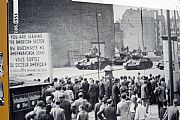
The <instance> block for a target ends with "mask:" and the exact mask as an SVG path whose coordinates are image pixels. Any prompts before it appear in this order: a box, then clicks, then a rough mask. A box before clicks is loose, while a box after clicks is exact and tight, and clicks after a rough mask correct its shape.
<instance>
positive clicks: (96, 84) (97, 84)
mask: <svg viewBox="0 0 180 120" xmlns="http://www.w3.org/2000/svg"><path fill="white" fill-rule="evenodd" d="M95 89H96V97H95V100H96V103H97V102H98V96H99V80H96V82H95Z"/></svg>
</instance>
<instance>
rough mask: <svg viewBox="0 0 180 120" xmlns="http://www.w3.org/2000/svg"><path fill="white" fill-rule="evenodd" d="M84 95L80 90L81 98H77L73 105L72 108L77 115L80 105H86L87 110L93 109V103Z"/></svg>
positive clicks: (79, 95)
mask: <svg viewBox="0 0 180 120" xmlns="http://www.w3.org/2000/svg"><path fill="white" fill-rule="evenodd" d="M83 96H84V95H83V93H82V92H80V93H79V94H78V97H79V99H77V100H75V101H74V102H73V103H72V105H71V110H72V111H73V112H74V113H75V115H77V114H78V112H79V106H80V105H84V106H85V110H86V111H90V110H91V104H90V103H89V102H88V101H87V99H84V98H83Z"/></svg>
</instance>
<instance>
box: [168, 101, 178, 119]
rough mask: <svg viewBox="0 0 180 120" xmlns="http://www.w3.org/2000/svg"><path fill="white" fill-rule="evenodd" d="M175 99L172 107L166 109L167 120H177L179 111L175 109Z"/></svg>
mask: <svg viewBox="0 0 180 120" xmlns="http://www.w3.org/2000/svg"><path fill="white" fill-rule="evenodd" d="M177 103H178V101H177V99H174V100H173V105H172V106H170V107H169V108H168V109H167V112H168V115H167V116H168V120H179V110H178V108H177Z"/></svg>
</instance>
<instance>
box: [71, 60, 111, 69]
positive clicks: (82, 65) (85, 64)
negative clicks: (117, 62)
mask: <svg viewBox="0 0 180 120" xmlns="http://www.w3.org/2000/svg"><path fill="white" fill-rule="evenodd" d="M98 63H99V64H98ZM74 65H75V67H76V68H78V69H79V70H82V69H84V70H97V69H98V67H99V66H100V69H104V68H105V67H106V66H107V65H112V62H111V61H110V60H109V59H108V58H105V57H100V58H99V60H98V57H96V58H84V59H82V60H80V61H78V62H75V63H74Z"/></svg>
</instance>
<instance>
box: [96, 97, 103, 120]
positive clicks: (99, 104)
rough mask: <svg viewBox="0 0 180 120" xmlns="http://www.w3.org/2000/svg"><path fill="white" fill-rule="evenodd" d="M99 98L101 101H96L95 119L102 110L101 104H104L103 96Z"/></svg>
mask: <svg viewBox="0 0 180 120" xmlns="http://www.w3.org/2000/svg"><path fill="white" fill-rule="evenodd" d="M98 98H99V102H98V103H96V104H95V107H94V114H95V120H98V117H97V113H98V112H99V110H100V106H101V105H102V104H103V102H102V99H103V96H99V97H98Z"/></svg>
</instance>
